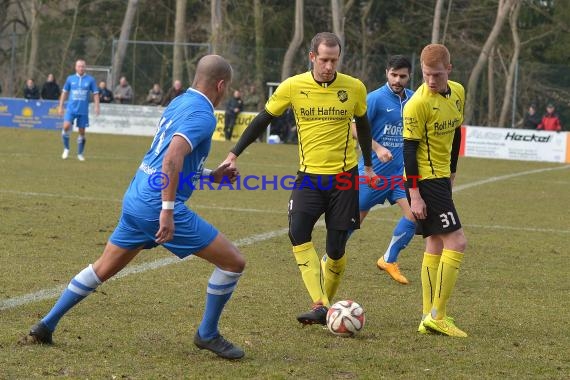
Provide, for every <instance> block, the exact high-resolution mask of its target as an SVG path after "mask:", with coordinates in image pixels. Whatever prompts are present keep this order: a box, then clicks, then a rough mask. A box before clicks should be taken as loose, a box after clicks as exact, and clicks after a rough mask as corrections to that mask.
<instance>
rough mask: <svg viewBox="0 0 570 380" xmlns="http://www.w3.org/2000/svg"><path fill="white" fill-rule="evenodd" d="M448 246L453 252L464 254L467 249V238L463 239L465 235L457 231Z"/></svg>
mask: <svg viewBox="0 0 570 380" xmlns="http://www.w3.org/2000/svg"><path fill="white" fill-rule="evenodd" d="M448 246H449V249H451V250H453V251H456V252H465V249H466V248H467V238H466V237H465V234H463V231H462V230H460V231H457V232H456V233H455V234H454V235H453V238H452V239H451V241H450V242H449V244H448Z"/></svg>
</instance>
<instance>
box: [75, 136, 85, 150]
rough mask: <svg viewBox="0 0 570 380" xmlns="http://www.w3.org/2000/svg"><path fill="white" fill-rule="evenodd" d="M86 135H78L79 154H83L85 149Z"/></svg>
mask: <svg viewBox="0 0 570 380" xmlns="http://www.w3.org/2000/svg"><path fill="white" fill-rule="evenodd" d="M85 141H86V140H85V137H83V136H81V135H79V136H78V137H77V154H83V149H85Z"/></svg>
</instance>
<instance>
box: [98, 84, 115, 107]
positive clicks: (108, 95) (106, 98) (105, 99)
mask: <svg viewBox="0 0 570 380" xmlns="http://www.w3.org/2000/svg"><path fill="white" fill-rule="evenodd" d="M113 100H114V98H113V93H112V92H111V91H110V90H109V89H108V88H107V83H106V82H105V81H104V80H102V81H101V82H99V101H100V102H101V103H113Z"/></svg>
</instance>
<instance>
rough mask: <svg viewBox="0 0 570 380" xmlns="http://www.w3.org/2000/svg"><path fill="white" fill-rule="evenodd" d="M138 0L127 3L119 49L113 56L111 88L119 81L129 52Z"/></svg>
mask: <svg viewBox="0 0 570 380" xmlns="http://www.w3.org/2000/svg"><path fill="white" fill-rule="evenodd" d="M137 7H138V0H129V3H128V4H127V10H126V11H125V17H124V19H123V25H121V34H120V36H119V41H118V42H117V50H116V51H115V56H114V57H113V67H112V69H111V70H112V71H111V78H112V79H111V82H112V84H111V88H114V87H115V86H116V85H117V82H118V81H119V77H120V76H121V70H122V68H123V62H124V60H125V54H126V53H127V45H128V43H127V41H128V40H129V36H130V34H131V28H132V27H133V21H134V19H135V14H136V13H137Z"/></svg>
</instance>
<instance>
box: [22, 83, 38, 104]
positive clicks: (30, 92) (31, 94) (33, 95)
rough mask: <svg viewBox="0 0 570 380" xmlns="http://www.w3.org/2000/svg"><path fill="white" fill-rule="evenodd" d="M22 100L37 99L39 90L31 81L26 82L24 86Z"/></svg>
mask: <svg viewBox="0 0 570 380" xmlns="http://www.w3.org/2000/svg"><path fill="white" fill-rule="evenodd" d="M24 98H25V99H39V98H40V90H38V86H36V83H35V82H34V80H33V79H31V78H30V79H28V80H26V85H25V86H24Z"/></svg>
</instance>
